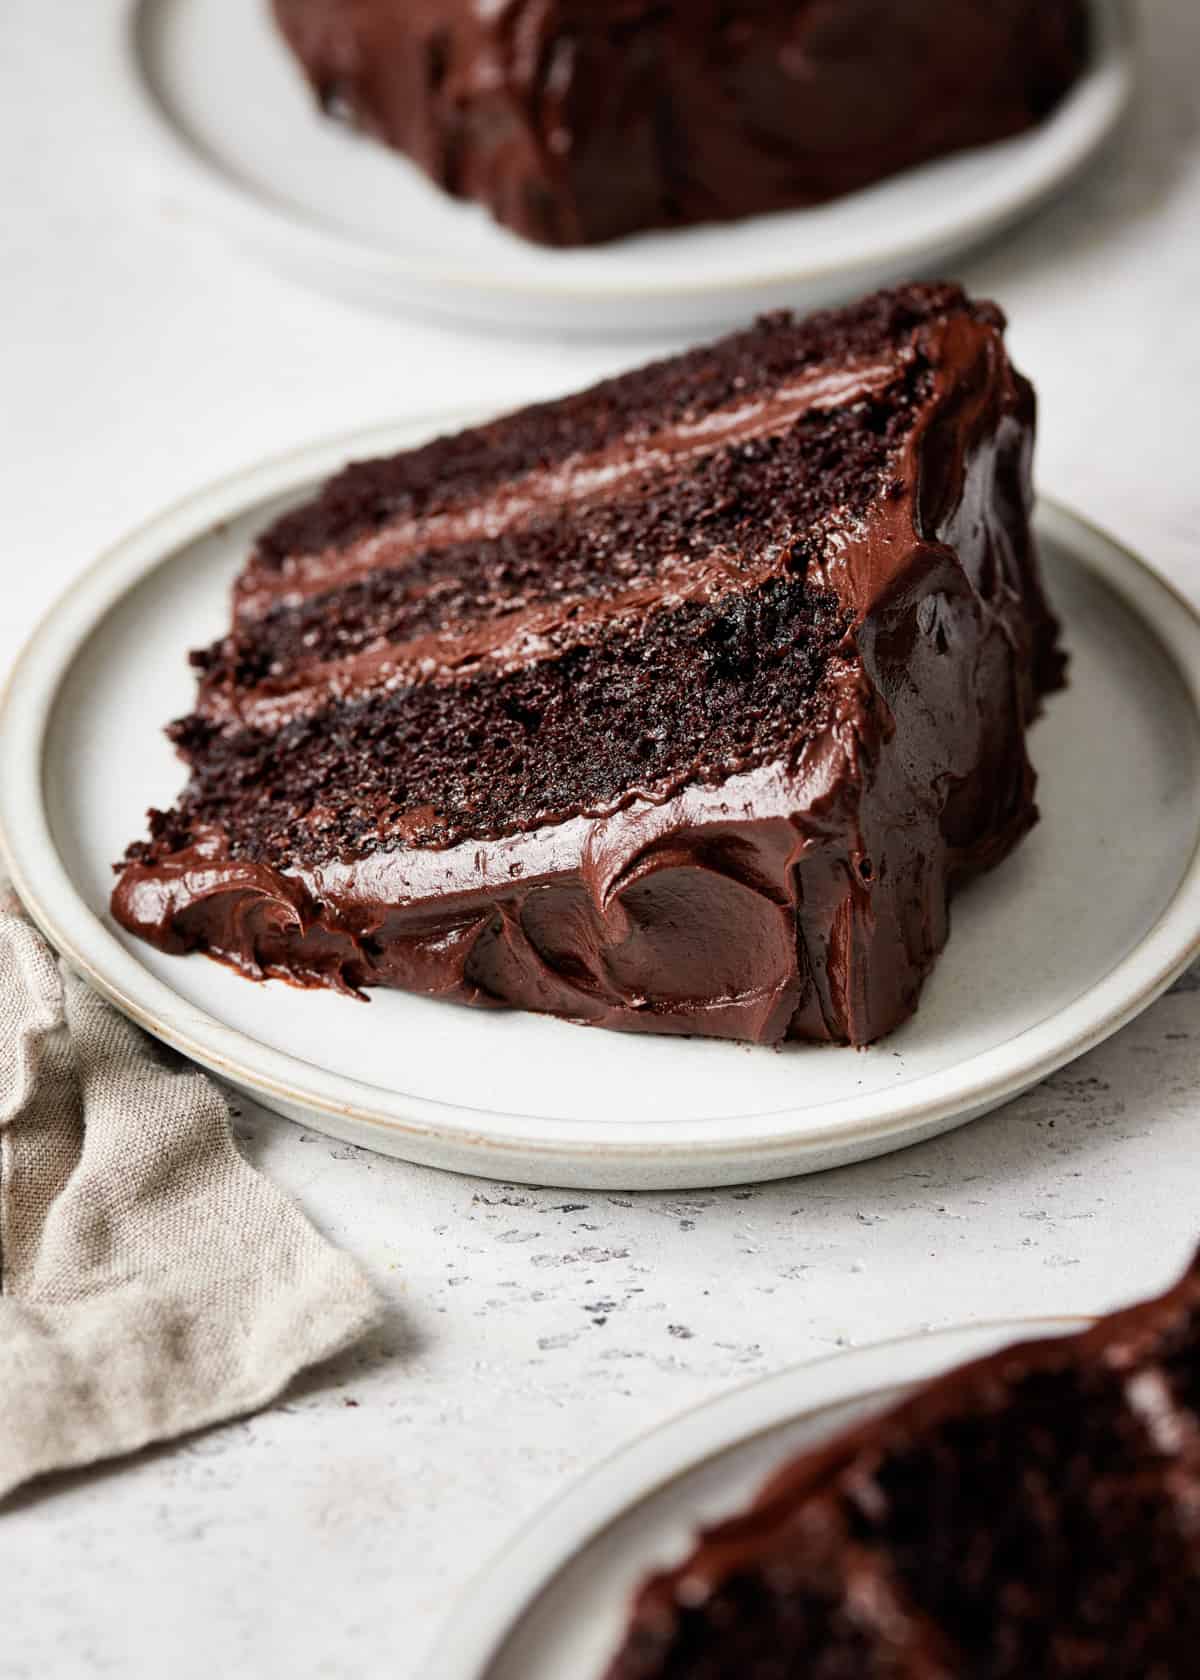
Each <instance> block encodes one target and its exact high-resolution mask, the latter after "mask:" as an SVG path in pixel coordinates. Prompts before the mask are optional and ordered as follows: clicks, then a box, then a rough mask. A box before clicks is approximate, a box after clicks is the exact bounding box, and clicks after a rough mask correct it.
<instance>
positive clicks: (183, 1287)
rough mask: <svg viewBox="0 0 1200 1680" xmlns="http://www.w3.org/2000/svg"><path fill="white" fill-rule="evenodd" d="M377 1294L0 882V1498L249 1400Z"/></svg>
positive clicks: (204, 1096)
mask: <svg viewBox="0 0 1200 1680" xmlns="http://www.w3.org/2000/svg"><path fill="white" fill-rule="evenodd" d="M378 1310H379V1307H378V1302H377V1299H376V1297H375V1295H374V1293H373V1291H372V1289H371V1287H370V1285H369V1284H368V1283H367V1281H366V1279H365V1277H364V1276H363V1275H362V1273H361V1272H360V1271H359V1269H358V1267H357V1266H356V1265H355V1264H354V1262H353V1261H352V1260H350V1259H349V1258H348V1257H347V1256H346V1255H344V1254H340V1253H339V1252H338V1251H337V1250H336V1249H334V1248H332V1247H330V1245H329V1244H328V1243H327V1242H325V1240H324V1239H323V1238H322V1237H320V1236H319V1235H318V1234H317V1232H316V1231H315V1230H314V1229H313V1228H312V1226H311V1225H310V1224H309V1223H308V1221H307V1220H306V1219H305V1218H304V1217H303V1215H302V1214H301V1213H300V1212H299V1211H298V1210H297V1209H296V1208H295V1207H293V1206H292V1205H291V1203H289V1202H288V1201H287V1200H286V1199H285V1198H284V1197H283V1196H282V1195H281V1194H280V1193H279V1192H278V1191H277V1190H275V1189H274V1187H273V1186H272V1185H270V1184H269V1183H268V1182H267V1181H266V1180H265V1179H263V1178H261V1177H260V1176H259V1174H258V1173H256V1172H254V1171H253V1170H252V1169H251V1168H250V1167H249V1166H248V1165H247V1164H246V1162H245V1161H243V1160H242V1158H241V1156H240V1155H239V1154H238V1152H237V1149H236V1147H235V1145H234V1142H233V1136H232V1132H231V1130H230V1123H229V1113H228V1110H227V1108H226V1106H225V1103H224V1101H223V1100H222V1098H221V1096H220V1094H219V1092H218V1091H217V1090H216V1089H215V1087H214V1086H213V1085H212V1084H210V1082H209V1081H208V1080H207V1079H206V1078H205V1077H204V1075H203V1074H201V1073H199V1072H197V1071H196V1070H195V1069H194V1068H191V1067H188V1066H187V1065H185V1064H184V1063H183V1062H182V1061H180V1060H179V1059H178V1058H176V1057H174V1056H173V1055H171V1054H170V1053H169V1052H166V1051H164V1050H162V1049H160V1048H159V1047H158V1046H156V1045H155V1044H154V1043H152V1042H151V1041H150V1040H149V1039H147V1038H145V1037H144V1036H143V1035H142V1034H141V1033H140V1032H139V1031H138V1030H137V1029H136V1028H135V1027H132V1026H131V1025H130V1024H129V1023H128V1022H127V1021H125V1020H124V1019H123V1018H122V1017H121V1016H120V1015H118V1014H117V1013H116V1011H115V1010H113V1009H111V1008H109V1007H108V1005H107V1004H104V1003H102V1002H101V1001H100V999H99V998H98V997H96V995H95V994H94V993H93V992H91V991H90V990H89V989H88V988H87V987H86V986H85V985H84V984H83V982H82V981H80V980H79V979H77V978H76V977H75V976H74V975H72V974H69V973H66V972H65V971H64V970H63V969H62V968H60V966H59V964H58V963H57V961H56V960H55V957H54V954H53V953H52V951H51V950H50V948H49V946H48V945H47V944H46V942H45V940H44V939H43V938H42V937H41V935H40V934H39V933H38V932H37V930H36V929H35V928H34V927H33V926H32V925H31V924H30V923H29V922H28V921H27V920H26V919H25V917H24V916H23V915H22V914H21V911H20V906H19V905H18V904H17V903H16V902H15V900H14V899H13V897H12V895H11V893H10V892H9V891H8V890H7V889H6V888H4V887H3V885H2V884H0V1499H2V1498H3V1497H4V1495H5V1494H7V1493H10V1492H11V1491H12V1490H13V1489H14V1488H16V1487H18V1486H19V1485H20V1484H21V1483H22V1482H25V1481H28V1480H29V1479H30V1478H31V1477H34V1476H38V1475H41V1474H43V1473H44V1472H46V1471H49V1470H62V1469H66V1468H68V1467H70V1466H77V1465H83V1464H90V1463H93V1462H95V1461H96V1460H98V1459H105V1458H112V1457H115V1456H117V1455H119V1454H122V1453H128V1452H132V1451H134V1450H135V1449H136V1448H138V1447H143V1446H145V1445H147V1444H148V1443H149V1442H152V1441H162V1440H166V1439H168V1438H170V1437H172V1436H177V1435H180V1434H182V1433H184V1432H185V1431H187V1430H191V1429H197V1428H200V1427H201V1426H202V1425H205V1424H212V1423H217V1422H219V1421H221V1420H222V1419H226V1418H232V1417H235V1416H238V1415H239V1414H242V1413H245V1412H249V1411H253V1410H255V1409H256V1408H258V1407H260V1406H263V1405H265V1404H266V1403H267V1402H268V1401H269V1400H272V1399H273V1398H274V1397H275V1396H276V1395H278V1394H279V1393H280V1392H281V1390H282V1389H283V1388H284V1387H285V1386H286V1385H287V1383H288V1382H289V1381H290V1379H291V1378H292V1377H293V1376H295V1375H296V1373H297V1372H299V1371H301V1370H302V1369H303V1368H304V1367H305V1366H307V1365H311V1364H314V1363H315V1362H317V1361H318V1360H322V1359H326V1358H328V1357H329V1356H331V1355H332V1354H335V1353H338V1352H340V1351H341V1350H342V1349H343V1348H345V1347H347V1346H348V1345H349V1344H350V1343H352V1342H353V1341H355V1340H356V1339H357V1338H358V1337H360V1336H361V1335H363V1334H364V1332H365V1331H367V1330H368V1329H370V1328H371V1327H372V1326H373V1324H374V1323H375V1322H376V1321H377V1317H378Z"/></svg>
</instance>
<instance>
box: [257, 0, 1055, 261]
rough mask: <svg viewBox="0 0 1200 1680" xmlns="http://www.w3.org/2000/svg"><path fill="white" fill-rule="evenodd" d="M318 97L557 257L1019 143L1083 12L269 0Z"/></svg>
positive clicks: (930, 0) (1041, 7) (551, 0)
mask: <svg viewBox="0 0 1200 1680" xmlns="http://www.w3.org/2000/svg"><path fill="white" fill-rule="evenodd" d="M274 8H275V14H276V17H277V18H278V21H279V24H280V26H281V28H282V30H283V33H284V35H285V36H286V38H287V40H288V42H289V43H290V45H291V46H292V48H293V50H294V51H295V53H296V55H297V57H298V58H299V60H300V62H301V64H302V65H303V67H304V70H305V72H306V74H307V76H308V78H309V80H310V81H311V83H312V85H313V87H314V89H315V91H316V93H317V96H318V98H319V99H320V101H321V103H322V104H323V106H324V107H325V108H326V109H327V110H330V111H333V112H336V113H337V114H339V115H341V116H344V117H347V118H349V119H351V120H352V121H354V122H356V123H358V124H359V125H360V126H361V127H362V128H364V129H365V130H367V131H368V132H369V133H371V134H374V135H376V136H378V138H380V139H381V140H384V141H386V142H387V143H388V144H389V145H392V146H395V147H396V148H398V149H399V150H400V151H403V152H406V153H407V154H408V155H409V156H410V157H411V158H413V159H414V160H415V161H416V162H417V163H418V164H419V165H420V166H421V167H422V168H423V169H424V170H425V171H426V172H427V173H428V174H429V175H430V176H431V177H432V178H433V180H435V181H436V182H437V183H438V184H439V186H441V187H443V188H445V190H446V191H447V192H450V193H454V194H456V195H457V196H459V197H462V198H469V199H476V200H478V201H479V202H481V203H483V204H485V205H487V206H488V208H489V209H490V210H491V212H492V214H493V215H494V216H495V217H496V219H497V220H498V221H500V222H503V223H505V224H507V226H509V227H510V228H513V229H514V230H515V231H516V232H518V233H521V234H524V235H525V236H526V237H527V238H530V239H536V240H540V241H543V242H545V243H548V244H553V245H578V244H584V243H589V242H593V241H597V240H605V239H612V238H615V237H617V236H618V235H621V234H627V233H632V232H635V231H637V230H638V229H642V228H657V227H671V226H679V225H682V224H687V223H693V222H707V221H718V220H725V219H728V218H730V217H737V216H747V215H752V214H755V213H757V212H760V211H765V210H775V209H779V208H782V207H785V206H795V205H804V204H815V203H818V202H820V201H821V200H824V199H829V198H833V197H835V196H837V195H838V194H841V193H846V192H850V191H853V190H854V189H855V188H858V187H862V186H865V185H867V184H869V183H870V182H872V181H877V180H880V179H882V178H883V177H884V176H887V175H891V174H893V173H895V172H896V171H898V170H901V169H906V168H908V167H910V166H911V165H913V164H917V163H922V162H924V161H926V160H927V159H929V158H932V157H938V156H940V155H942V154H944V153H947V152H952V151H957V150H960V149H962V148H964V147H969V146H976V145H980V144H983V143H985V142H988V141H993V140H998V139H1001V138H1003V137H1005V136H1008V135H1012V134H1016V133H1019V132H1020V131H1021V130H1022V129H1026V128H1028V127H1030V126H1031V125H1032V124H1034V123H1036V122H1038V121H1039V120H1040V119H1041V118H1042V117H1044V116H1045V115H1046V114H1047V113H1048V112H1049V111H1051V110H1052V109H1053V107H1054V106H1055V105H1056V104H1057V103H1058V101H1059V100H1060V99H1061V98H1062V96H1063V94H1064V93H1065V92H1066V90H1067V89H1068V88H1069V87H1070V86H1071V84H1072V83H1073V82H1074V81H1075V79H1076V77H1077V76H1078V75H1079V73H1080V70H1081V68H1082V66H1083V63H1084V60H1085V57H1086V52H1087V17H1088V12H1087V6H1086V3H1085V0H769V3H768V0H739V3H734V4H731V3H729V0H719V3H718V0H499V3H494V0H492V3H487V4H485V0H274Z"/></svg>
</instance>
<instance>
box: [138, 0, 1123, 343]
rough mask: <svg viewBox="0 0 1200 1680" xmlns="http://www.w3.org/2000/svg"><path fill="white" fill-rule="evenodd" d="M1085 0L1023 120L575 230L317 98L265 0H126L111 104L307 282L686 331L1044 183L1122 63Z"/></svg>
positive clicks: (997, 221) (992, 215)
mask: <svg viewBox="0 0 1200 1680" xmlns="http://www.w3.org/2000/svg"><path fill="white" fill-rule="evenodd" d="M1092 4H1093V10H1094V14H1095V19H1096V31H1095V51H1094V54H1093V59H1092V64H1091V66H1090V69H1089V70H1088V72H1087V74H1086V75H1085V76H1084V78H1083V79H1082V80H1081V81H1080V82H1079V84H1078V85H1077V86H1076V87H1075V89H1074V90H1073V91H1072V92H1071V94H1070V95H1069V97H1068V98H1067V99H1066V100H1065V101H1064V103H1063V104H1062V106H1061V107H1060V108H1059V109H1058V111H1056V112H1055V113H1054V115H1053V116H1052V117H1051V119H1050V120H1049V121H1048V122H1047V123H1045V124H1043V125H1042V126H1041V127H1039V128H1037V129H1035V130H1033V131H1031V132H1029V133H1027V134H1024V135H1021V136H1018V137H1017V138H1016V139H1013V140H1007V141H1004V142H1002V143H1000V144H998V145H994V146H988V147H983V148H980V149H979V150H976V151H973V152H967V153H963V154H960V155H958V156H956V157H952V158H947V159H943V160H941V161H939V162H936V163H933V164H929V165H926V166H925V167H923V168H921V169H915V170H911V171H909V172H908V173H907V174H904V175H901V176H898V177H896V178H895V179H893V180H890V181H885V182H883V183H881V184H880V185H878V186H875V187H872V188H870V189H869V190H867V191H865V192H859V193H854V194H852V195H850V196H848V197H845V198H842V199H840V200H838V201H837V202H835V203H833V204H829V205H825V206H821V207H819V208H816V209H812V210H800V211H785V212H781V213H779V214H776V215H773V216H759V217H754V218H750V219H748V220H746V221H743V222H735V223H731V224H727V225H725V226H722V227H703V228H691V229H685V230H682V231H678V232H674V233H667V234H663V233H656V234H644V235H640V236H639V237H637V238H633V239H626V240H622V241H619V242H618V243H616V244H613V245H607V246H601V247H597V248H593V249H588V250H576V251H547V250H543V249H540V248H539V247H537V246H535V245H531V244H528V243H527V242H525V241H523V240H520V239H518V238H516V237H514V236H513V235H511V234H509V233H507V232H505V231H504V230H502V229H499V228H497V227H496V226H494V225H493V223H492V222H491V220H490V219H489V217H488V216H487V215H486V214H485V212H484V211H482V210H481V209H479V208H478V207H475V206H466V205H462V204H457V203H455V202H454V201H453V200H451V199H449V198H447V197H445V196H444V195H443V194H441V193H440V192H438V191H437V190H436V189H435V188H434V187H433V186H431V184H430V183H429V181H428V180H427V179H426V178H425V177H424V176H423V175H422V174H421V173H420V172H419V171H418V170H417V169H416V168H415V167H414V166H413V165H411V164H409V163H408V162H407V161H406V160H405V159H404V158H402V157H399V156H398V155H396V154H394V153H390V152H388V151H387V150H386V149H385V148H383V147H382V146H379V145H377V144H374V143H372V142H369V141H365V140H362V139H360V138H358V137H356V136H355V135H354V134H352V133H350V132H347V131H345V130H343V129H341V128H339V127H338V126H337V125H336V124H334V123H331V122H329V121H327V120H325V119H323V118H322V117H321V116H320V115H319V114H318V112H317V110H316V108H315V105H314V101H313V99H312V97H311V95H310V93H309V89H308V86H307V84H306V83H305V82H304V79H303V77H302V75H301V73H300V71H299V68H298V66H297V65H296V64H295V63H294V62H293V60H292V58H291V56H290V54H289V53H288V51H287V49H286V48H285V47H284V45H283V43H282V41H281V40H280V39H279V37H278V36H277V35H276V33H275V30H274V28H273V26H272V23H271V19H270V16H269V7H268V4H267V0H136V3H135V4H132V5H131V7H130V12H129V28H128V41H127V47H128V50H127V51H126V52H125V54H124V57H123V65H122V69H121V70H120V72H119V74H118V75H117V76H116V78H115V79H114V99H113V104H114V110H113V120H114V122H119V121H124V120H129V119H133V120H136V121H137V122H138V123H139V125H140V127H139V133H138V135H137V143H138V146H139V149H140V152H141V155H142V157H143V158H144V160H145V162H146V164H147V166H148V167H152V168H154V169H155V171H156V173H155V175H154V177H153V179H154V181H155V183H156V186H157V188H158V190H159V191H165V192H166V193H168V194H169V195H170V196H171V198H172V199H173V200H176V201H178V202H181V203H182V204H183V205H184V206H185V207H186V208H188V209H191V210H194V211H195V212H196V213H197V214H199V215H200V216H202V217H203V218H205V219H206V220H208V221H210V222H212V223H214V224H215V225H216V226H218V227H219V228H221V229H222V230H224V231H225V232H226V233H228V234H229V235H230V236H232V237H233V238H234V239H235V240H237V241H238V242H239V243H240V244H242V245H243V246H245V247H246V248H247V249H249V250H251V251H252V252H254V253H255V254H256V255H258V256H260V257H261V258H264V259H265V260H266V261H268V262H269V263H271V264H272V265H274V266H276V267H278V268H282V269H284V270H286V271H287V272H289V273H291V274H293V275H294V276H296V277H297V278H299V279H301V280H303V281H305V282H307V283H310V284H313V285H316V286H319V287H321V288H324V289H327V290H332V291H334V292H336V293H338V294H343V295H350V296H353V297H356V298H363V299H366V300H370V301H373V302H376V303H383V304H385V305H390V306H394V307H400V308H405V309H417V310H421V311H426V312H432V313H435V314H438V315H443V316H452V317H454V318H455V319H458V320H467V321H472V322H476V323H487V324H492V325H499V326H504V327H507V328H510V329H511V328H520V329H523V330H536V331H539V332H559V333H597V332H613V331H618V332H620V333H622V334H624V335H628V334H629V333H630V332H636V331H638V330H645V331H647V332H662V331H664V330H666V331H676V332H689V331H695V330H696V329H697V328H700V327H705V326H710V325H713V324H716V323H718V322H722V321H728V320H733V319H744V318H745V317H746V316H748V315H750V314H752V313H753V312H754V310H756V309H764V308H769V307H774V306H777V305H779V304H785V303H786V304H794V305H803V306H806V307H812V306H815V305H816V304H818V303H824V302H827V301H830V300H831V299H835V298H838V297H847V296H850V295H852V294H854V293H856V292H863V291H867V290H870V289H871V288H872V287H874V286H876V285H882V284H883V283H884V282H885V281H888V280H892V279H896V278H900V277H904V278H911V277H912V276H913V275H914V274H916V273H919V272H924V273H930V272H932V271H933V270H934V269H937V268H939V267H944V266H946V265H947V264H948V263H949V262H950V260H951V258H952V257H954V256H955V255H956V254H957V253H959V252H960V251H961V250H962V249H963V248H964V247H966V246H968V245H971V244H973V243H976V242H978V241H979V240H981V239H984V238H987V237H989V236H991V235H993V234H995V233H997V232H998V231H999V230H1001V229H1002V228H1004V227H1005V226H1007V225H1008V224H1009V223H1011V222H1012V221H1014V220H1015V219H1016V218H1017V217H1019V216H1021V215H1024V214H1026V213H1027V212H1028V211H1030V210H1031V209H1033V208H1035V207H1036V206H1037V205H1039V204H1041V203H1042V202H1043V201H1044V200H1045V199H1046V198H1047V197H1048V196H1049V195H1050V194H1051V193H1053V192H1055V191H1057V190H1058V189H1059V188H1060V187H1061V186H1062V185H1063V184H1064V183H1065V182H1066V181H1068V180H1069V179H1070V178H1071V177H1072V176H1073V175H1074V174H1075V172H1076V171H1077V170H1078V169H1079V168H1080V167H1081V166H1082V165H1083V164H1084V163H1085V162H1086V160H1087V159H1088V158H1089V157H1091V156H1092V155H1093V154H1094V153H1095V152H1096V150H1097V149H1098V147H1099V146H1100V145H1101V144H1102V143H1103V141H1104V139H1105V138H1106V136H1107V135H1108V134H1109V133H1110V132H1111V131H1112V129H1113V127H1114V125H1115V124H1116V122H1117V120H1118V118H1119V117H1120V115H1121V112H1122V110H1123V109H1124V107H1125V104H1126V102H1127V100H1128V98H1129V94H1130V90H1131V87H1132V84H1133V53H1132V47H1131V35H1132V24H1131V15H1130V12H1129V10H1128V7H1127V5H1126V3H1125V0H1092ZM964 73H967V72H964Z"/></svg>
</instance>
